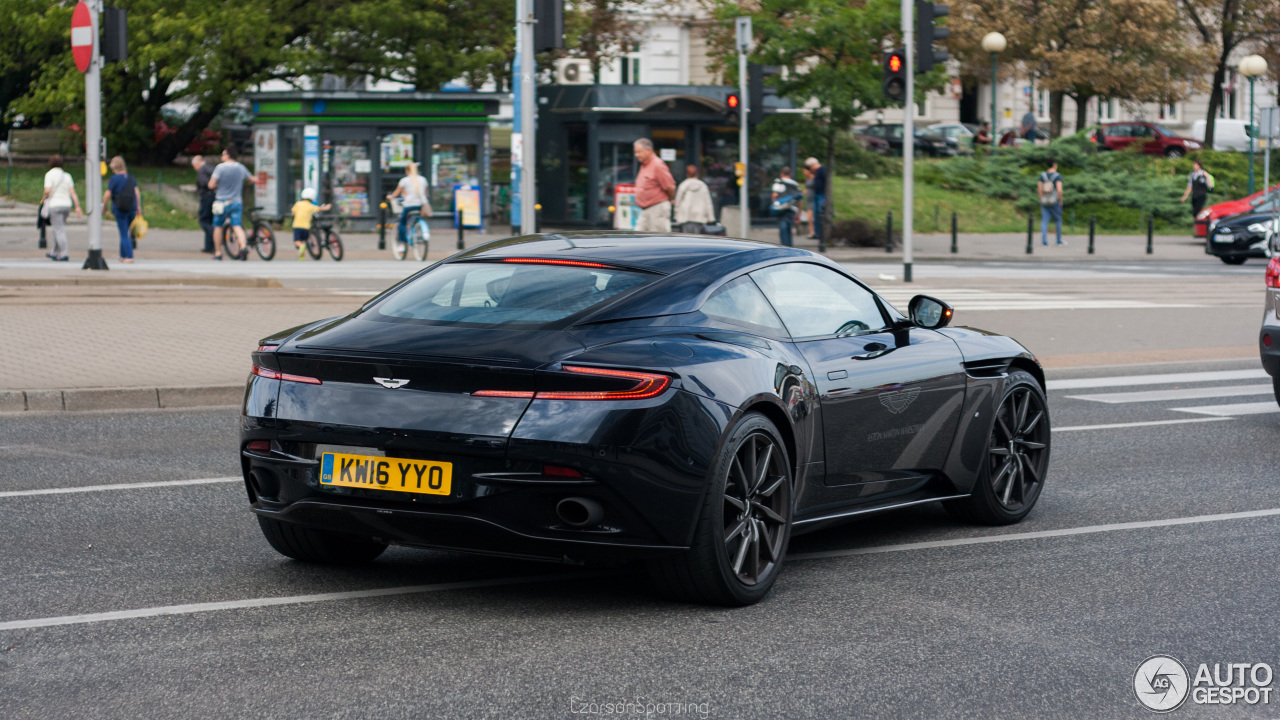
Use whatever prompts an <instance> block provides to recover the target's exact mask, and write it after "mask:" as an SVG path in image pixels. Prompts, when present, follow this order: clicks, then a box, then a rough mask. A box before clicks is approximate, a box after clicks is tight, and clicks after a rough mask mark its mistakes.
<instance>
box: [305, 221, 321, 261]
mask: <svg viewBox="0 0 1280 720" xmlns="http://www.w3.org/2000/svg"><path fill="white" fill-rule="evenodd" d="M319 232H320V231H319V230H316V229H315V228H312V229H311V232H309V233H307V254H308V255H310V256H311V259H312V260H319V259H320V257H321V256H320V253H321V252H322V249H321V247H320V235H319Z"/></svg>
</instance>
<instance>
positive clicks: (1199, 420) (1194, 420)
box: [1053, 417, 1235, 433]
mask: <svg viewBox="0 0 1280 720" xmlns="http://www.w3.org/2000/svg"><path fill="white" fill-rule="evenodd" d="M1222 420H1235V418H1233V417H1208V418H1191V419H1189V420H1148V421H1146V422H1127V423H1110V424H1107V425H1071V426H1068V427H1056V428H1053V432H1056V433H1060V432H1076V431H1078V430H1113V429H1115V428H1131V427H1149V426H1152V425H1186V424H1187V423H1202V422H1219V421H1222Z"/></svg>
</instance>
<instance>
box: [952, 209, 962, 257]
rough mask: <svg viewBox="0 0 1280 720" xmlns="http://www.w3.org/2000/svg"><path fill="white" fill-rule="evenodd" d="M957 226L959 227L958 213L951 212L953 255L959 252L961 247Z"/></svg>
mask: <svg viewBox="0 0 1280 720" xmlns="http://www.w3.org/2000/svg"><path fill="white" fill-rule="evenodd" d="M956 227H957V222H956V214H955V213H954V212H953V213H951V254H952V255H955V254H956V253H957V252H959V251H960V247H959V245H958V244H957V242H956Z"/></svg>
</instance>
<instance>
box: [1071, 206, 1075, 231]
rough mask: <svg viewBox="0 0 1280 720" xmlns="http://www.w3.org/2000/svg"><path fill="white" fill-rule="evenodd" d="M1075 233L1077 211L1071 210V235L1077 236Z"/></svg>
mask: <svg viewBox="0 0 1280 720" xmlns="http://www.w3.org/2000/svg"><path fill="white" fill-rule="evenodd" d="M1075 231H1076V209H1075V208H1071V233H1072V234H1075Z"/></svg>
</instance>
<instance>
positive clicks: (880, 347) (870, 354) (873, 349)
mask: <svg viewBox="0 0 1280 720" xmlns="http://www.w3.org/2000/svg"><path fill="white" fill-rule="evenodd" d="M862 349H863V350H866V352H864V353H861V354H858V355H854V356H853V359H854V360H870V359H871V358H878V357H880V356H881V355H884V354H885V353H887V352H889V346H888V345H885V344H884V343H881V342H870V343H867V344H866V345H863V346H862Z"/></svg>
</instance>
